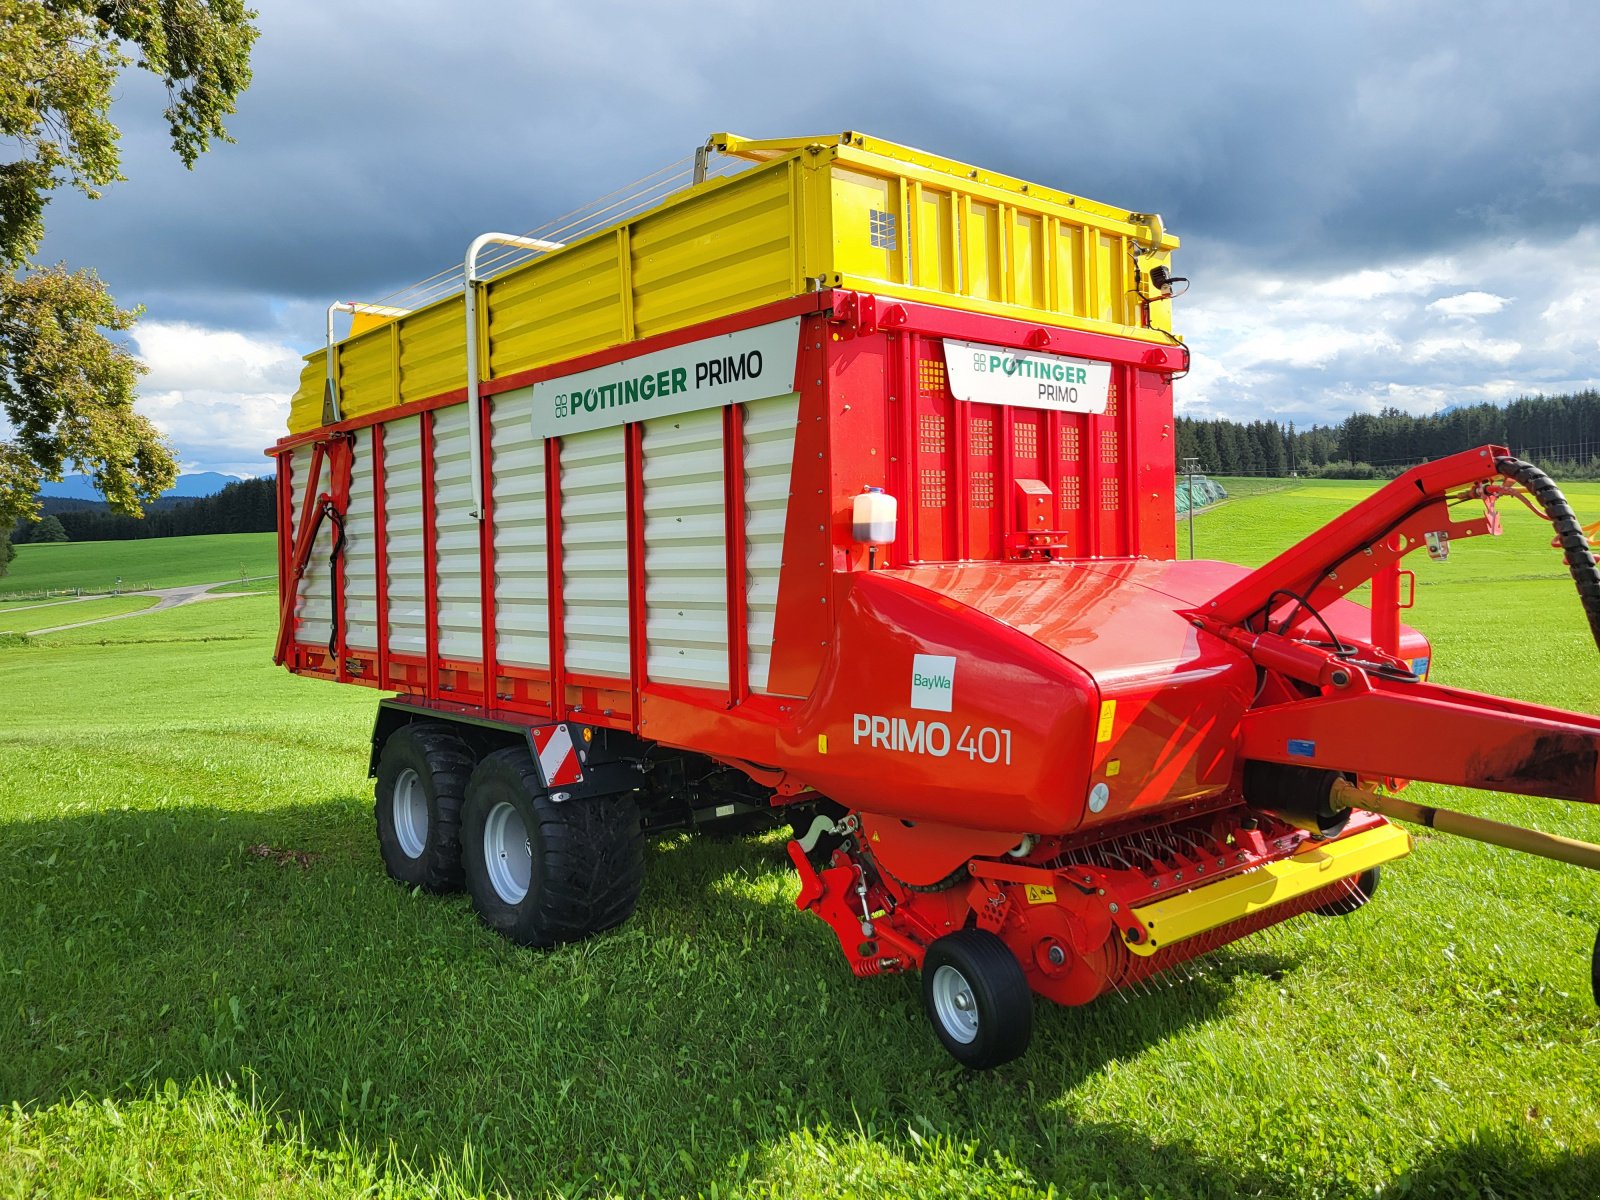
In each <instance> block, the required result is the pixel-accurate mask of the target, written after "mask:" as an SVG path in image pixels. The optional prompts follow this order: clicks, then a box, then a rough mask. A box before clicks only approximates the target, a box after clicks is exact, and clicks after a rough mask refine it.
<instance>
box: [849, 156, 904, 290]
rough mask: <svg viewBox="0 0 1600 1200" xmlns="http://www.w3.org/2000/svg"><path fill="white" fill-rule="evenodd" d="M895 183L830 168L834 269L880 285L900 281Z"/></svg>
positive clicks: (897, 187) (900, 235)
mask: <svg viewBox="0 0 1600 1200" xmlns="http://www.w3.org/2000/svg"><path fill="white" fill-rule="evenodd" d="M900 221H901V205H900V181H899V179H895V178H884V177H882V176H877V175H867V174H864V173H862V172H860V171H849V170H845V169H844V168H842V167H835V168H834V171H833V269H834V270H835V271H837V272H839V274H841V275H865V276H867V277H868V278H870V279H881V280H883V281H884V282H885V283H904V282H905V278H904V276H903V275H902V274H901V271H900V245H901V239H902V238H903V237H904V231H903V230H902V229H901V228H900Z"/></svg>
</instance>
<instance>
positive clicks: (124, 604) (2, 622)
mask: <svg viewBox="0 0 1600 1200" xmlns="http://www.w3.org/2000/svg"><path fill="white" fill-rule="evenodd" d="M156 602H157V601H156V597H154V596H107V597H105V598H104V599H101V600H62V601H58V602H56V603H54V604H37V605H35V604H28V605H7V606H5V607H3V608H0V633H33V632H34V631H35V630H39V629H54V628H55V627H57V626H59V625H72V624H76V623H77V622H79V621H96V620H99V619H100V618H101V617H120V616H122V615H123V614H125V613H136V612H142V611H143V610H144V609H147V608H149V607H150V606H151V605H153V604H155V603H156Z"/></svg>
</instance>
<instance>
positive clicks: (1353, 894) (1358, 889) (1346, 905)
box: [1311, 867, 1383, 917]
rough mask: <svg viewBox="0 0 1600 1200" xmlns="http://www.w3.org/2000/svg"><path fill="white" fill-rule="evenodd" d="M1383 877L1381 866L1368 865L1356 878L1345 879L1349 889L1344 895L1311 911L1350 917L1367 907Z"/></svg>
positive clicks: (1323, 915) (1324, 915)
mask: <svg viewBox="0 0 1600 1200" xmlns="http://www.w3.org/2000/svg"><path fill="white" fill-rule="evenodd" d="M1382 878H1383V869H1382V868H1381V867H1368V868H1367V869H1366V870H1365V871H1363V872H1361V874H1359V875H1357V876H1356V877H1355V878H1354V879H1349V880H1346V881H1345V884H1346V885H1347V886H1349V890H1348V891H1347V892H1345V893H1344V894H1343V895H1342V896H1339V897H1337V898H1335V899H1333V900H1329V901H1328V902H1327V903H1326V904H1319V905H1317V907H1316V908H1313V909H1312V910H1311V911H1312V912H1314V913H1316V914H1317V915H1318V916H1322V917H1348V916H1349V915H1350V914H1351V913H1353V912H1355V911H1356V910H1357V909H1358V908H1364V907H1366V903H1367V901H1368V900H1371V899H1372V897H1373V894H1374V893H1376V892H1377V890H1378V882H1379V880H1381V879H1382ZM1351 885H1353V886H1351Z"/></svg>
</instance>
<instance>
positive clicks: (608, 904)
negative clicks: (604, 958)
mask: <svg viewBox="0 0 1600 1200" xmlns="http://www.w3.org/2000/svg"><path fill="white" fill-rule="evenodd" d="M461 845H462V856H461V857H462V864H463V866H464V867H465V869H466V880H467V894H468V895H469V896H471V897H472V907H473V908H474V909H475V910H476V911H477V913H478V916H479V918H480V919H481V920H482V921H483V923H484V924H485V925H487V926H489V928H491V929H493V930H494V931H495V932H496V933H499V934H502V935H503V936H505V937H507V938H509V939H511V940H512V941H513V942H519V943H521V944H522V945H524V946H540V947H547V946H557V945H560V944H562V943H563V942H575V941H579V940H580V939H582V938H586V937H589V936H591V935H592V934H596V933H599V932H601V931H602V930H605V929H610V928H612V927H613V926H616V925H620V924H622V922H624V921H626V920H627V919H628V918H629V917H630V916H632V915H633V910H634V906H635V905H636V904H638V902H639V891H640V889H641V887H642V886H643V884H644V840H643V836H642V834H641V832H640V827H639V806H638V805H637V804H636V803H635V802H634V800H633V798H632V797H631V796H627V795H621V796H588V797H583V798H579V799H570V800H552V799H551V798H550V796H549V795H548V794H546V792H545V789H544V785H543V783H542V782H541V781H540V778H539V770H538V767H537V765H536V764H535V763H534V761H533V757H532V756H531V755H530V754H529V753H528V751H527V750H525V749H523V748H521V747H517V748H515V749H509V750H497V751H496V752H495V753H493V754H490V755H488V756H486V757H485V758H484V760H483V761H482V762H480V763H479V764H478V768H477V770H475V771H474V772H473V773H472V779H471V780H470V781H469V782H468V784H467V802H466V806H465V808H464V810H463V812H462V823H461Z"/></svg>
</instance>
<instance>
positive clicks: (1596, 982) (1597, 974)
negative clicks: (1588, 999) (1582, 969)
mask: <svg viewBox="0 0 1600 1200" xmlns="http://www.w3.org/2000/svg"><path fill="white" fill-rule="evenodd" d="M1589 987H1590V989H1591V990H1593V992H1594V1002H1595V1003H1596V1004H1600V933H1597V934H1595V935H1594V953H1593V954H1592V955H1590V956H1589Z"/></svg>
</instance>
